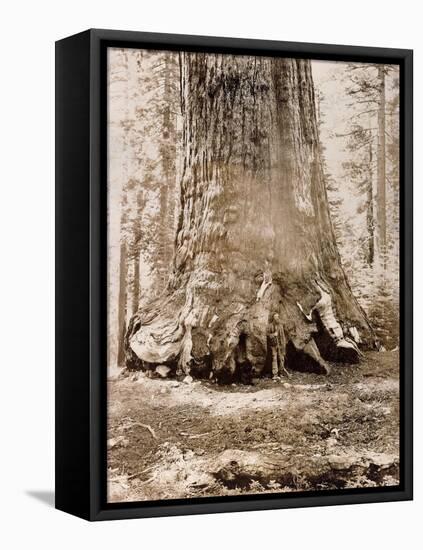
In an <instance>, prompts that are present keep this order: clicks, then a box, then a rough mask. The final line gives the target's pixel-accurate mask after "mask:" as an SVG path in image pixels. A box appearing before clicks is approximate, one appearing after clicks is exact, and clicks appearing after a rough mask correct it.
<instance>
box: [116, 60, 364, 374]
mask: <svg viewBox="0 0 423 550" xmlns="http://www.w3.org/2000/svg"><path fill="white" fill-rule="evenodd" d="M181 102H182V112H183V117H184V130H183V140H184V167H183V175H182V178H181V182H180V212H179V223H178V227H177V233H176V239H175V250H174V257H173V272H172V275H171V277H170V279H169V282H168V285H167V288H166V291H165V292H164V294H163V295H162V296H161V297H159V298H158V299H156V300H154V301H152V302H151V303H150V304H149V305H148V306H147V307H144V308H143V309H142V310H140V311H138V312H137V314H136V315H135V316H134V317H133V318H132V320H131V322H130V325H129V329H128V332H127V335H126V346H127V366H128V368H140V367H144V368H151V367H154V366H155V365H158V364H167V365H169V366H170V367H172V368H173V369H174V370H175V371H177V372H180V373H189V372H191V373H192V374H195V373H198V374H206V373H207V372H211V373H213V374H212V375H213V376H215V377H216V378H217V379H218V380H221V381H228V380H231V379H233V378H234V377H236V376H237V374H239V371H240V370H242V369H247V368H249V369H251V370H253V372H255V373H256V374H257V375H259V374H262V373H265V372H266V368H267V367H268V364H269V350H268V348H269V345H268V327H269V323H270V322H271V319H272V318H273V316H274V313H278V314H279V320H280V321H279V322H280V324H281V327H282V329H283V332H284V334H285V341H286V357H287V362H288V366H291V367H295V366H300V365H302V366H304V365H307V366H308V367H312V368H314V369H315V370H316V371H317V372H327V363H326V360H340V361H347V362H356V361H358V360H359V357H360V351H359V349H358V347H357V343H358V342H359V341H361V342H363V344H368V345H371V344H372V339H373V335H372V329H371V328H370V326H369V323H368V321H367V319H366V316H365V314H364V312H363V310H362V309H361V308H360V306H359V305H358V303H357V301H356V300H355V298H354V297H353V295H352V292H351V289H350V287H349V285H348V282H347V280H346V277H345V274H344V271H343V269H342V266H341V262H340V256H339V253H338V250H337V246H336V242H335V238H334V233H333V228H332V224H331V220H330V216H329V208H328V200H327V195H326V189H325V185H324V180H323V171H322V163H321V158H320V148H319V137H318V130H317V122H316V113H315V100H314V90H313V81H312V76H311V68H310V62H309V61H305V60H294V59H279V58H264V57H248V56H229V55H220V54H216V55H211V54H201V53H195V54H192V53H189V54H183V56H182V59H181Z"/></svg>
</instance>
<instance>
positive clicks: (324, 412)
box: [108, 351, 399, 502]
mask: <svg viewBox="0 0 423 550" xmlns="http://www.w3.org/2000/svg"><path fill="white" fill-rule="evenodd" d="M332 367H333V370H332V373H331V374H330V376H327V377H324V376H317V375H315V374H306V373H297V372H291V377H290V378H289V379H287V378H284V379H283V380H281V381H278V382H276V381H273V380H270V379H261V380H256V381H254V382H255V383H254V385H252V386H243V385H232V386H218V385H216V384H212V383H210V382H208V381H194V382H193V383H191V384H186V383H184V382H180V381H176V380H172V379H151V378H148V377H147V376H146V375H145V374H144V373H137V374H130V375H129V376H122V375H120V376H117V377H114V378H111V379H109V384H108V412H109V418H108V480H109V482H108V500H109V502H119V501H126V502H127V501H136V500H138V501H140V500H156V499H174V498H197V497H207V496H219V495H234V494H245V493H263V492H288V491H304V490H313V489H333V488H349V487H374V486H381V485H397V484H398V483H399V477H398V476H399V357H398V352H396V351H392V352H369V353H366V356H365V360H364V361H363V362H362V363H361V364H360V365H354V366H349V365H332Z"/></svg>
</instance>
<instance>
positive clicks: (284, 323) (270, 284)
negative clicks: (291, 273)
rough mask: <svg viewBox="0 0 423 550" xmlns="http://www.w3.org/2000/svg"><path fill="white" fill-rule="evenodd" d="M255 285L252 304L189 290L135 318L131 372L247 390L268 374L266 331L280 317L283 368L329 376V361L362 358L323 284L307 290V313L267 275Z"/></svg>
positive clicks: (131, 330) (130, 336)
mask: <svg viewBox="0 0 423 550" xmlns="http://www.w3.org/2000/svg"><path fill="white" fill-rule="evenodd" d="M254 284H255V285H256V286H255V287H254V288H255V289H256V290H254V288H251V289H250V293H249V294H250V296H251V299H250V300H249V301H248V302H246V301H244V303H241V301H240V300H238V301H229V297H228V299H227V300H226V301H224V300H221V301H219V300H214V301H213V300H210V298H209V297H208V298H207V297H206V299H204V298H203V297H202V296H201V294H200V293H199V291H198V288H197V290H196V291H194V290H193V288H192V286H190V285H187V287H186V290H185V291H178V290H177V291H175V292H173V293H171V294H169V295H167V296H166V295H165V296H164V297H162V298H161V299H159V300H156V301H155V302H153V303H152V304H150V306H149V307H147V308H145V310H144V311H141V312H139V313H138V314H137V315H136V316H135V317H134V318H133V319H132V323H131V326H130V328H129V330H128V334H127V344H128V348H129V349H128V351H127V357H128V362H127V367H128V368H129V369H146V370H148V369H154V368H155V367H156V366H157V365H166V366H168V367H170V368H171V373H173V374H174V375H177V376H186V375H193V376H197V377H208V378H212V377H213V378H215V379H216V380H217V381H218V382H220V383H230V382H233V381H239V382H242V383H247V384H248V383H250V382H251V380H252V378H253V377H255V376H265V375H270V374H271V360H272V359H271V348H272V344H271V342H270V340H269V326H270V323H271V320H272V317H273V315H274V314H275V313H278V315H279V316H280V321H278V322H280V324H281V327H282V332H283V334H284V335H286V342H285V341H284V342H283V344H282V345H283V347H284V349H283V352H282V355H283V357H284V358H286V359H285V364H284V365H282V368H285V366H286V367H287V368H290V369H295V370H304V371H309V372H315V373H316V374H329V372H330V367H329V365H328V363H327V361H341V362H346V363H356V362H358V361H359V359H360V357H361V352H360V350H359V348H358V346H357V344H356V343H355V342H354V340H353V339H352V338H351V335H350V332H348V329H347V328H346V329H343V328H342V326H341V324H340V323H339V322H338V321H337V319H336V317H335V313H334V310H333V306H332V298H331V294H330V291H329V289H328V288H327V286H326V285H325V284H324V283H323V282H321V281H319V282H317V281H316V280H315V281H313V282H312V283H311V284H310V288H311V289H312V292H311V295H312V296H316V299H315V303H314V305H312V306H311V308H310V313H305V312H304V310H303V308H302V307H301V305H300V303H299V301H297V300H296V301H294V300H293V299H292V297H291V296H289V295H288V296H284V295H283V294H282V289H281V288H280V285H279V284H278V282H277V281H275V282H274V281H273V279H272V275H271V274H270V273H265V274H263V276H262V278H258V280H257V281H255V283H254ZM210 304H214V307H212V306H211V305H210ZM355 334H356V335H357V334H358V331H357V330H355ZM284 339H285V338H284ZM285 346H286V350H285ZM282 368H281V370H282Z"/></svg>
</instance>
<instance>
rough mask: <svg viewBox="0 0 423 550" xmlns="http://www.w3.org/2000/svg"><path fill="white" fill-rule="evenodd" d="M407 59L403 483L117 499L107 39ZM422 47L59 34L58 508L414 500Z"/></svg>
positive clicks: (109, 515) (92, 516) (80, 512)
mask: <svg viewBox="0 0 423 550" xmlns="http://www.w3.org/2000/svg"><path fill="white" fill-rule="evenodd" d="M110 46H114V47H116V46H119V47H129V48H154V49H170V50H182V49H183V50H185V51H208V52H223V53H238V54H254V55H267V56H289V57H300V58H312V59H325V60H336V61H362V62H380V63H386V64H388V63H394V64H399V66H400V170H401V174H400V178H401V180H400V181H401V185H400V188H401V192H400V213H401V216H400V255H401V259H400V260H401V262H400V266H401V267H400V286H401V288H400V292H401V300H400V303H401V306H400V307H401V315H400V334H401V347H400V360H401V378H400V400H401V405H400V406H401V412H400V422H401V424H400V448H401V451H400V485H399V486H398V487H379V488H372V489H348V490H346V489H343V490H339V491H325V492H318V493H317V492H307V493H287V494H280V495H279V494H277V495H275V494H267V495H255V496H237V497H210V498H202V499H196V500H194V499H192V500H171V501H157V502H143V503H141V502H137V503H122V504H107V503H106V498H105V496H106V492H105V489H106V368H105V365H106V253H107V251H106V221H107V219H106V206H107V205H106V198H107V197H106V189H107V180H106V177H107V174H106V171H107V162H106V161H107V156H106V153H107V147H106V146H107V142H106V114H107V113H106V51H107V47H110ZM412 95H413V52H412V50H405V49H387V48H374V47H356V46H333V45H324V44H307V43H292V42H276V41H265V40H247V39H235V38H214V37H204V36H184V35H171V34H156V33H142V32H128V31H113V30H99V29H91V30H87V31H85V32H82V33H80V34H76V35H74V36H71V37H68V38H65V39H63V40H60V41H58V42H57V43H56V508H58V509H60V510H63V511H65V512H68V513H70V514H74V515H76V516H79V517H82V518H85V519H87V520H107V519H122V518H138V517H153V516H171V515H180V514H203V513H215V512H231V511H246V510H267V509H274V508H294V507H304V506H322V505H326V506H327V505H338V504H357V503H366V502H385V501H400V500H410V499H412V494H413V492H412V486H413V481H412V479H413V475H412V449H413V447H412V431H413V392H412V360H413V359H412V357H413V326H412V323H413V320H412V298H413V290H412V283H413V281H412V267H413V265H412V262H413V259H412V246H413V245H412V228H413V222H412V216H413V191H412V163H413V129H412V116H413V115H412V108H413V107H412Z"/></svg>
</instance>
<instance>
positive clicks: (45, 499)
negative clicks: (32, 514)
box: [25, 491, 54, 508]
mask: <svg viewBox="0 0 423 550" xmlns="http://www.w3.org/2000/svg"><path fill="white" fill-rule="evenodd" d="M25 493H26V494H27V495H28V496H30V497H32V498H35V499H36V500H38V501H40V502H42V503H43V504H45V505H46V506H49V507H50V508H54V491H25Z"/></svg>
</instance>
